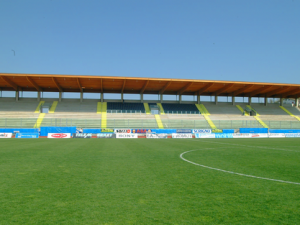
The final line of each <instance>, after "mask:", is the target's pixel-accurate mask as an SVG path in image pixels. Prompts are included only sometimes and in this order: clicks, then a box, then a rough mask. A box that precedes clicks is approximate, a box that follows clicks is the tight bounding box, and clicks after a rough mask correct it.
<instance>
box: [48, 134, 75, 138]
mask: <svg viewBox="0 0 300 225" xmlns="http://www.w3.org/2000/svg"><path fill="white" fill-rule="evenodd" d="M48 138H71V134H70V133H48Z"/></svg>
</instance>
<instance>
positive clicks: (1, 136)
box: [0, 133, 12, 138]
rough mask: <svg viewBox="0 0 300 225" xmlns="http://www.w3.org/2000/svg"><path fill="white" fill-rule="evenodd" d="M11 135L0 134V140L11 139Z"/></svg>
mask: <svg viewBox="0 0 300 225" xmlns="http://www.w3.org/2000/svg"><path fill="white" fill-rule="evenodd" d="M11 137H12V133H0V138H11Z"/></svg>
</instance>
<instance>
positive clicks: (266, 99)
mask: <svg viewBox="0 0 300 225" xmlns="http://www.w3.org/2000/svg"><path fill="white" fill-rule="evenodd" d="M264 103H265V106H267V105H268V98H267V96H265V102H264Z"/></svg>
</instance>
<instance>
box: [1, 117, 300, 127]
mask: <svg viewBox="0 0 300 225" xmlns="http://www.w3.org/2000/svg"><path fill="white" fill-rule="evenodd" d="M36 122H37V119H36V118H0V128H33V127H34V125H35V124H36ZM212 122H213V123H214V124H215V125H216V127H217V128H218V129H237V128H259V127H263V126H262V125H261V124H260V123H259V122H258V121H256V120H212ZM264 123H265V124H266V125H267V126H268V127H269V128H270V129H300V122H299V121H265V120H264ZM106 124H107V126H106V127H107V128H158V126H157V122H156V120H155V119H107V120H106ZM162 124H163V126H164V128H190V129H210V126H209V124H208V123H207V121H206V120H190V119H184V120H178V119H162ZM41 126H42V127H45V126H56V127H68V126H76V127H79V128H100V127H101V119H100V118H99V119H73V118H44V120H43V122H42V124H41Z"/></svg>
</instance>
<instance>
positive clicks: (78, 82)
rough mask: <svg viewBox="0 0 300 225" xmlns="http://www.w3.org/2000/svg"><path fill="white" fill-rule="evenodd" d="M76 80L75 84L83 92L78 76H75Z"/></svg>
mask: <svg viewBox="0 0 300 225" xmlns="http://www.w3.org/2000/svg"><path fill="white" fill-rule="evenodd" d="M76 80H77V84H78V86H79V89H80V92H83V89H82V86H81V83H80V80H79V78H77V79H76Z"/></svg>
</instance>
